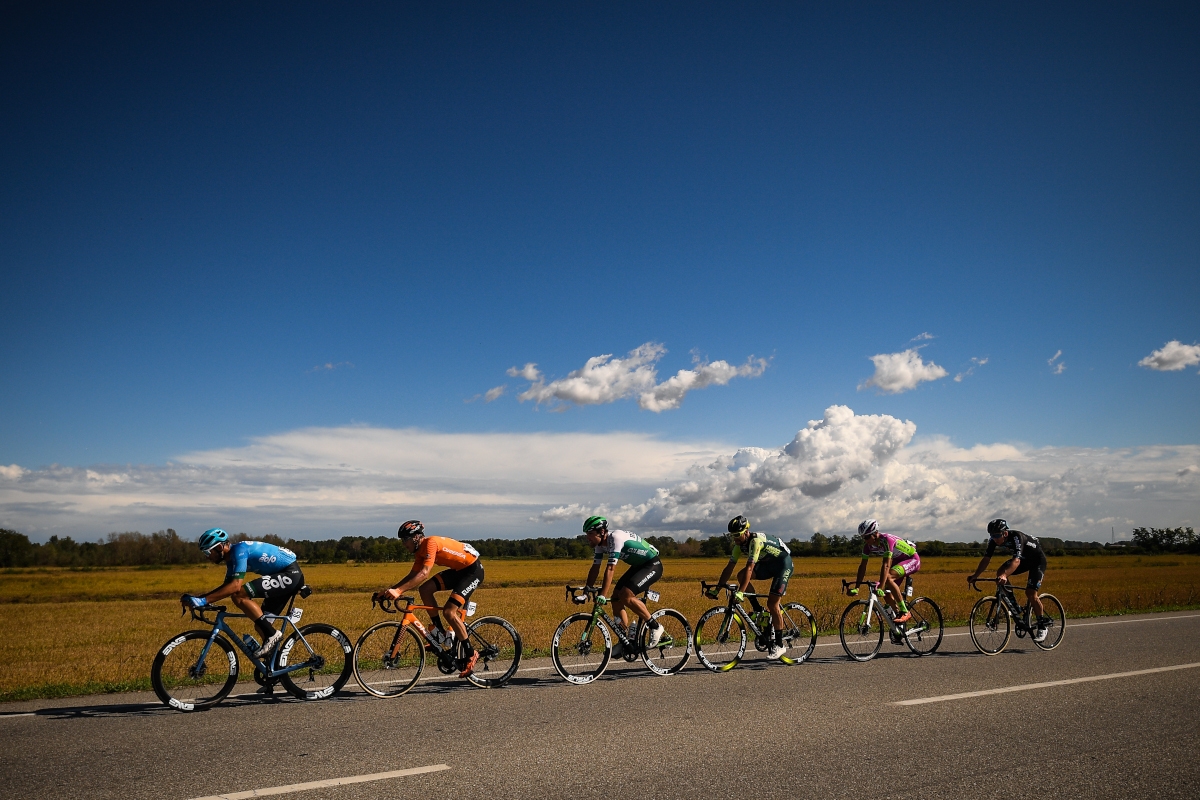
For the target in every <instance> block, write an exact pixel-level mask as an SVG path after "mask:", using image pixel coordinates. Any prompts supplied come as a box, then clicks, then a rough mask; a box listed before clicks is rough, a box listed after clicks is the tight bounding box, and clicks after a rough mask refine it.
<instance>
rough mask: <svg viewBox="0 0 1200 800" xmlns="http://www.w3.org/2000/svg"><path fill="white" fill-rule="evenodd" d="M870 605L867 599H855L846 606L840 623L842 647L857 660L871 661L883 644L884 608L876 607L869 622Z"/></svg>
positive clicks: (839, 632)
mask: <svg viewBox="0 0 1200 800" xmlns="http://www.w3.org/2000/svg"><path fill="white" fill-rule="evenodd" d="M870 605H871V604H870V603H869V602H867V601H866V600H855V601H854V602H853V603H851V604H850V605H848V606H846V610H845V611H843V612H842V619H841V621H840V622H839V623H838V636H839V638H841V640H842V649H843V650H845V651H846V655H848V656H850V658H852V659H854V660H855V661H870V660H871V659H872V658H874V657H875V656H876V654H878V653H879V648H880V647H882V646H883V620H882V619H881V618H880V617H881V615H882V614H883V608H882V607H879V608H876V609H875V610H874V612H873V613H872V614H871V620H870V622H867V610H868V609H869V608H870ZM859 606H861V608H859Z"/></svg>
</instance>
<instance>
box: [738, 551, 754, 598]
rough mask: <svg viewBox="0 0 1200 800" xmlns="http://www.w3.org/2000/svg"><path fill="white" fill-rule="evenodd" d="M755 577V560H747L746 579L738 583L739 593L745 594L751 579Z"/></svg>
mask: <svg viewBox="0 0 1200 800" xmlns="http://www.w3.org/2000/svg"><path fill="white" fill-rule="evenodd" d="M753 577H754V560H753V559H746V577H745V578H743V579H742V580H740V581H738V591H739V592H745V591H746V587H747V586H749V585H750V579H751V578H753Z"/></svg>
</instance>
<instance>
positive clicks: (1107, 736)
mask: <svg viewBox="0 0 1200 800" xmlns="http://www.w3.org/2000/svg"><path fill="white" fill-rule="evenodd" d="M947 633H948V636H947V638H946V639H945V641H944V642H943V645H942V650H941V651H940V652H939V654H937V655H934V656H930V657H926V658H913V657H909V656H907V655H906V654H902V653H901V652H900V651H899V650H898V649H896V648H893V647H891V646H890V645H886V644H885V646H884V648H885V649H884V652H883V654H881V655H880V657H878V658H876V659H875V660H874V661H871V662H868V663H865V664H858V663H852V662H850V661H848V660H847V659H846V658H845V657H844V655H843V654H842V651H841V646H840V644H839V643H838V642H837V640H836V637H832V638H830V637H822V639H820V640H819V642H818V645H819V646H818V648H817V651H816V653H815V656H814V658H813V660H812V661H811V662H809V663H806V664H802V665H799V666H794V667H788V666H784V665H781V664H768V663H766V662H764V661H761V660H760V661H754V662H750V663H747V664H743V666H741V667H739V668H738V669H736V670H734V671H733V672H730V673H727V674H723V675H714V674H710V673H708V672H707V671H705V670H703V669H702V668H700V667H699V666H698V664H697V662H696V661H695V659H694V658H693V660H692V662H691V664H690V665H689V668H688V669H686V670H684V671H683V672H682V673H681V674H679V675H676V676H673V677H669V678H662V677H657V676H654V675H652V674H650V673H649V672H648V671H647V670H645V669H644V668H637V667H635V668H625V669H621V670H611V671H610V672H609V673H608V674H606V676H605V677H604V678H602V679H601V680H599V681H597V682H596V683H593V684H591V685H589V686H582V687H579V686H571V685H568V684H566V683H565V682H563V681H561V680H559V679H558V678H557V677H556V676H555V675H554V673H553V671H551V670H547V669H544V668H545V667H546V666H548V664H547V662H545V661H542V662H540V663H539V662H536V661H529V662H528V663H527V665H523V666H526V667H527V669H524V670H523V671H522V672H520V673H518V675H517V677H516V679H515V680H514V682H513V684H512V685H510V686H509V687H507V688H504V689H500V690H493V691H487V690H482V689H475V688H472V687H470V686H469V685H467V684H466V683H465V682H462V681H457V680H453V681H440V682H433V683H427V684H422V685H419V686H418V687H417V688H415V689H414V690H413V691H412V692H410V693H409V694H408V695H406V696H404V697H401V698H397V699H394V700H379V699H375V698H371V697H369V696H367V695H365V694H362V693H357V692H353V691H351V692H349V693H347V694H346V695H345V696H340V697H337V698H334V699H331V700H325V701H320V702H312V703H306V702H302V701H298V700H292V699H290V698H289V699H282V700H268V701H263V700H259V699H253V698H245V699H231V700H227V701H226V702H225V703H223V704H222V705H221V706H219V707H217V708H216V709H213V710H211V711H207V712H201V713H192V714H184V713H180V712H177V711H173V710H169V709H166V708H164V707H162V706H161V705H159V704H158V703H157V701H156V700H155V699H154V697H153V696H152V695H121V696H104V697H89V698H74V699H71V700H66V701H58V702H51V701H43V702H36V703H12V704H6V705H4V706H0V737H3V738H2V739H0V741H3V744H4V746H3V748H0V778H2V779H0V795H2V796H3V797H21V798H28V797H61V798H76V797H78V798H141V797H145V798H155V800H164V798H167V799H169V798H179V800H189V798H196V797H202V796H207V795H216V794H222V793H231V792H239V791H247V790H251V789H260V788H266V787H275V786H279V785H283V784H296V783H301V782H307V781H320V780H326V779H333V778H342V777H349V776H357V775H364V774H370V773H379V772H385V771H390V770H401V769H406V768H411V767H423V766H431V765H442V764H444V765H446V766H448V767H449V769H445V770H442V771H438V772H430V773H425V774H417V775H409V776H404V777H395V778H390V779H385V780H378V781H372V782H366V783H358V784H354V785H348V786H340V787H336V788H322V789H314V790H308V791H303V792H298V793H294V794H285V795H282V797H284V798H297V799H298V800H326V799H327V798H338V799H339V800H340V799H342V798H396V797H407V796H418V797H446V798H483V797H488V798H499V797H582V798H590V797H622V798H623V797H631V798H632V797H636V798H647V799H649V798H675V797H688V798H714V797H715V798H723V797H801V798H803V797H822V798H825V797H848V796H853V795H859V794H861V795H864V796H870V797H909V798H953V799H954V800H961V799H962V798H965V797H972V798H974V797H1005V798H1009V797H1047V798H1049V797H1058V798H1073V797H1087V798H1106V797H1122V798H1125V797H1148V796H1157V797H1162V798H1174V797H1180V798H1196V797H1198V796H1200V757H1198V754H1197V748H1198V747H1200V722H1198V712H1200V668H1186V669H1179V670H1173V671H1166V672H1155V673H1149V674H1139V675H1131V676H1127V677H1119V678H1113V679H1107V680H1099V681H1091V682H1084V683H1073V684H1068V685H1058V686H1049V687H1044V688H1036V689H1030V690H1027V691H1017V692H1011V693H1006V694H993V695H986V696H979V697H970V698H965V699H957V700H948V701H943V702H933V703H928V704H923V705H915V706H897V705H893V703H894V702H895V701H901V700H910V699H917V698H926V697H933V696H941V695H947V694H954V693H961V692H971V691H980V690H989V689H997V688H1003V687H1012V686H1018V685H1023V684H1030V683H1039V682H1047V681H1058V680H1068V679H1076V678H1086V677H1095V676H1102V675H1109V674H1113V673H1124V672H1131V671H1138V670H1147V669H1154V668H1160V667H1168V666H1177V665H1185V664H1198V663H1200V613H1197V612H1181V613H1178V614H1163V615H1139V616H1130V617H1109V618H1099V619H1088V620H1070V621H1069V622H1068V629H1067V635H1066V638H1065V640H1064V642H1063V644H1062V645H1061V646H1060V647H1059V649H1057V650H1055V651H1053V652H1049V653H1045V652H1041V651H1039V650H1036V649H1034V648H1033V646H1032V645H1031V644H1029V642H1028V640H1018V639H1016V638H1015V637H1014V639H1013V642H1012V643H1011V644H1010V646H1009V649H1008V650H1007V651H1006V652H1005V653H1003V654H1001V655H999V656H995V657H985V656H981V655H978V654H976V653H975V651H974V648H973V647H972V645H971V641H970V638H969V637H968V636H967V635H966V631H965V630H963V629H952V630H949V631H947ZM147 661H149V659H147ZM148 666H149V664H148V663H147V667H148ZM539 668H540V669H539ZM239 688H240V687H239ZM236 692H237V690H235V694H236ZM31 712H32V713H31Z"/></svg>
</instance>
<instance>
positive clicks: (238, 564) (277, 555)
mask: <svg viewBox="0 0 1200 800" xmlns="http://www.w3.org/2000/svg"><path fill="white" fill-rule="evenodd" d="M295 563H296V554H295V553H293V552H292V551H291V550H288V549H287V548H286V547H276V546H275V545H273V544H268V543H267V542H234V544H233V547H231V548H230V549H229V555H227V556H225V565H226V566H225V582H226V583H228V582H229V581H231V580H233V579H234V578H236V577H238V576H243V575H245V574H246V573H247V572H253V573H255V574H256V575H275V574H276V573H279V572H283V571H284V570H285V569H287V568H288V567H290V566H291V565H292V564H295Z"/></svg>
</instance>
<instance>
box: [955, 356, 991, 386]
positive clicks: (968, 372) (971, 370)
mask: <svg viewBox="0 0 1200 800" xmlns="http://www.w3.org/2000/svg"><path fill="white" fill-rule="evenodd" d="M986 363H988V359H987V358H986V357H985V358H972V359H971V366H969V367H967V368H966V369H965V370H963V371H962V372H960V373H958V374H957V375H955V376H954V382H955V383H962V382H963V378H969V377H971V376H972V375H974V374H975V369H976V368H977V367H982V366H983V365H984V364H986Z"/></svg>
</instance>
